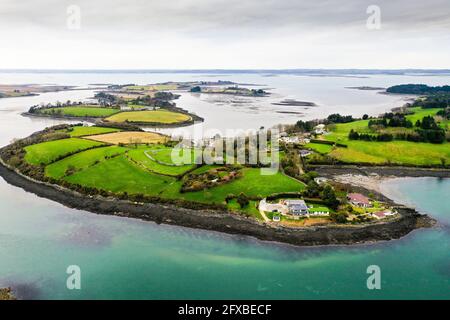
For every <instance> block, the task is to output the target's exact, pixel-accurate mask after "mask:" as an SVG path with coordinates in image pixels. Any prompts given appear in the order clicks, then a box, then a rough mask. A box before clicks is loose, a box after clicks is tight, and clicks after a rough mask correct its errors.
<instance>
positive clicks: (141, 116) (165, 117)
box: [105, 110, 191, 124]
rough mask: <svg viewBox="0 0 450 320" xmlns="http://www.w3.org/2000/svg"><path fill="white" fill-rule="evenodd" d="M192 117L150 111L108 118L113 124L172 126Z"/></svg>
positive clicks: (168, 112) (162, 111) (121, 114)
mask: <svg viewBox="0 0 450 320" xmlns="http://www.w3.org/2000/svg"><path fill="white" fill-rule="evenodd" d="M190 119H191V117H190V116H188V115H185V114H182V113H179V112H173V111H168V110H149V111H127V112H121V113H118V114H115V115H112V116H111V117H108V118H106V119H105V120H107V121H112V122H125V121H128V122H142V123H145V122H148V123H163V124H172V123H178V122H184V121H188V120H190Z"/></svg>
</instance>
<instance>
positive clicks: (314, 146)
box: [305, 142, 333, 154]
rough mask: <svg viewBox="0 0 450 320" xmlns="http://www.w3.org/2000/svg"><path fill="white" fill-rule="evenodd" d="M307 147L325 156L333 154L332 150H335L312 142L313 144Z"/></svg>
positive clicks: (329, 146) (327, 145) (326, 145)
mask: <svg viewBox="0 0 450 320" xmlns="http://www.w3.org/2000/svg"><path fill="white" fill-rule="evenodd" d="M305 146H306V147H308V148H311V149H313V150H315V151H317V152H319V153H323V154H326V153H329V152H331V150H333V146H331V145H329V144H322V143H313V142H311V143H307V144H306V145H305Z"/></svg>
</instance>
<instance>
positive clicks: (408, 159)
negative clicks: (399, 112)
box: [325, 108, 450, 165]
mask: <svg viewBox="0 0 450 320" xmlns="http://www.w3.org/2000/svg"><path fill="white" fill-rule="evenodd" d="M413 110H414V111H416V112H417V113H415V114H413V115H409V116H408V118H409V119H410V120H411V121H412V120H414V119H415V118H417V119H418V118H420V119H422V118H423V117H424V116H426V115H428V114H432V115H433V114H436V112H437V110H438V109H417V108H414V109H413ZM351 129H354V130H355V131H357V132H360V133H361V132H367V133H370V130H369V128H368V120H358V121H355V122H350V123H343V124H337V125H336V127H335V129H334V131H333V132H332V133H331V134H329V135H326V136H325V137H326V139H327V140H331V141H336V142H340V143H344V144H346V145H347V146H348V148H339V147H338V148H335V149H334V150H333V151H331V152H330V153H329V155H330V156H332V157H334V158H336V159H339V160H341V161H345V162H349V163H352V162H365V163H375V164H384V163H389V162H390V163H395V164H406V165H439V164H441V158H443V159H446V162H447V163H450V144H449V143H443V144H431V143H416V142H409V141H392V142H368V141H360V140H353V141H350V140H349V139H348V133H349V132H350V130H351Z"/></svg>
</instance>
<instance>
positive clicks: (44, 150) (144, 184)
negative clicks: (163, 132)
mask: <svg viewBox="0 0 450 320" xmlns="http://www.w3.org/2000/svg"><path fill="white" fill-rule="evenodd" d="M92 129H94V130H97V129H95V128H91V127H74V128H73V130H71V132H77V134H80V135H82V134H84V133H86V132H92ZM100 129H108V128H100ZM89 130H91V131H89ZM155 135H156V136H157V137H158V138H160V136H159V135H157V134H154V133H151V132H126V131H120V132H113V133H107V134H98V135H93V136H88V137H89V138H92V139H94V138H95V139H100V140H101V141H93V140H88V139H86V138H76V137H74V138H66V139H60V140H54V141H49V142H43V143H38V144H34V145H30V146H27V147H25V151H26V154H25V160H26V161H27V162H29V163H31V164H34V165H41V164H45V165H46V166H45V175H46V176H47V177H51V178H54V179H63V180H65V181H67V182H70V183H72V184H77V185H80V186H86V187H92V188H96V189H99V190H105V191H110V192H113V193H118V194H120V193H128V194H144V195H147V196H158V197H161V198H166V199H174V200H176V199H180V200H187V201H192V202H198V203H208V204H225V199H226V198H227V196H229V195H230V194H233V195H235V196H237V195H239V194H240V193H241V192H243V193H245V194H246V195H247V196H249V197H252V196H253V197H265V196H268V195H270V194H273V193H279V192H298V191H301V190H303V189H304V188H305V185H304V184H303V183H302V182H300V181H298V180H295V179H293V178H290V177H288V176H286V175H284V174H283V173H282V172H276V173H275V174H273V175H262V174H261V169H259V168H248V167H242V168H240V169H239V168H238V169H237V170H239V171H240V172H241V175H240V176H239V177H238V178H236V179H234V180H231V181H230V182H225V183H222V184H219V185H216V186H214V187H210V188H208V189H204V190H201V191H195V192H181V189H182V186H183V183H184V181H185V179H180V177H181V176H182V175H184V174H186V173H188V172H192V173H194V174H200V173H205V172H207V171H208V170H211V169H213V168H217V167H221V166H220V165H204V166H201V167H199V168H197V165H196V164H193V163H191V164H184V165H183V164H182V165H174V164H173V163H172V159H171V154H172V150H173V149H172V148H170V147H167V146H164V145H159V144H155V143H154V144H143V143H141V144H137V143H133V144H129V145H128V146H116V145H111V144H117V143H119V141H122V142H126V143H129V142H130V140H129V139H130V137H131V138H132V139H133V138H134V139H136V136H138V137H141V138H145V137H147V138H148V137H149V136H150V137H152V142H155V141H154V138H155ZM164 138H165V137H164ZM135 141H136V140H135ZM188 152H189V153H188V154H194V150H188ZM193 158H194V157H191V159H193ZM58 159H59V160H58ZM255 201H256V200H252V201H251V204H250V205H249V207H246V208H240V206H238V204H237V203H235V201H234V202H233V200H232V201H231V202H229V203H228V206H229V207H230V209H232V210H233V211H240V212H242V213H244V214H247V215H249V216H254V217H256V218H260V216H259V212H258V211H257V209H256V202H255Z"/></svg>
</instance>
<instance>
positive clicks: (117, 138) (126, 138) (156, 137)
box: [85, 131, 167, 144]
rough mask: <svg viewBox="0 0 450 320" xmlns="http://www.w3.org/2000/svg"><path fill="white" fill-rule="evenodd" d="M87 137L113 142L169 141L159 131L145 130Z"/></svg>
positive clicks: (88, 137)
mask: <svg viewBox="0 0 450 320" xmlns="http://www.w3.org/2000/svg"><path fill="white" fill-rule="evenodd" d="M85 138H86V139H91V140H95V141H101V142H105V143H112V144H119V143H123V144H131V143H163V142H166V141H167V137H166V136H163V135H161V134H159V133H155V132H143V131H120V132H113V133H107V134H98V135H93V136H87V137H85Z"/></svg>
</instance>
